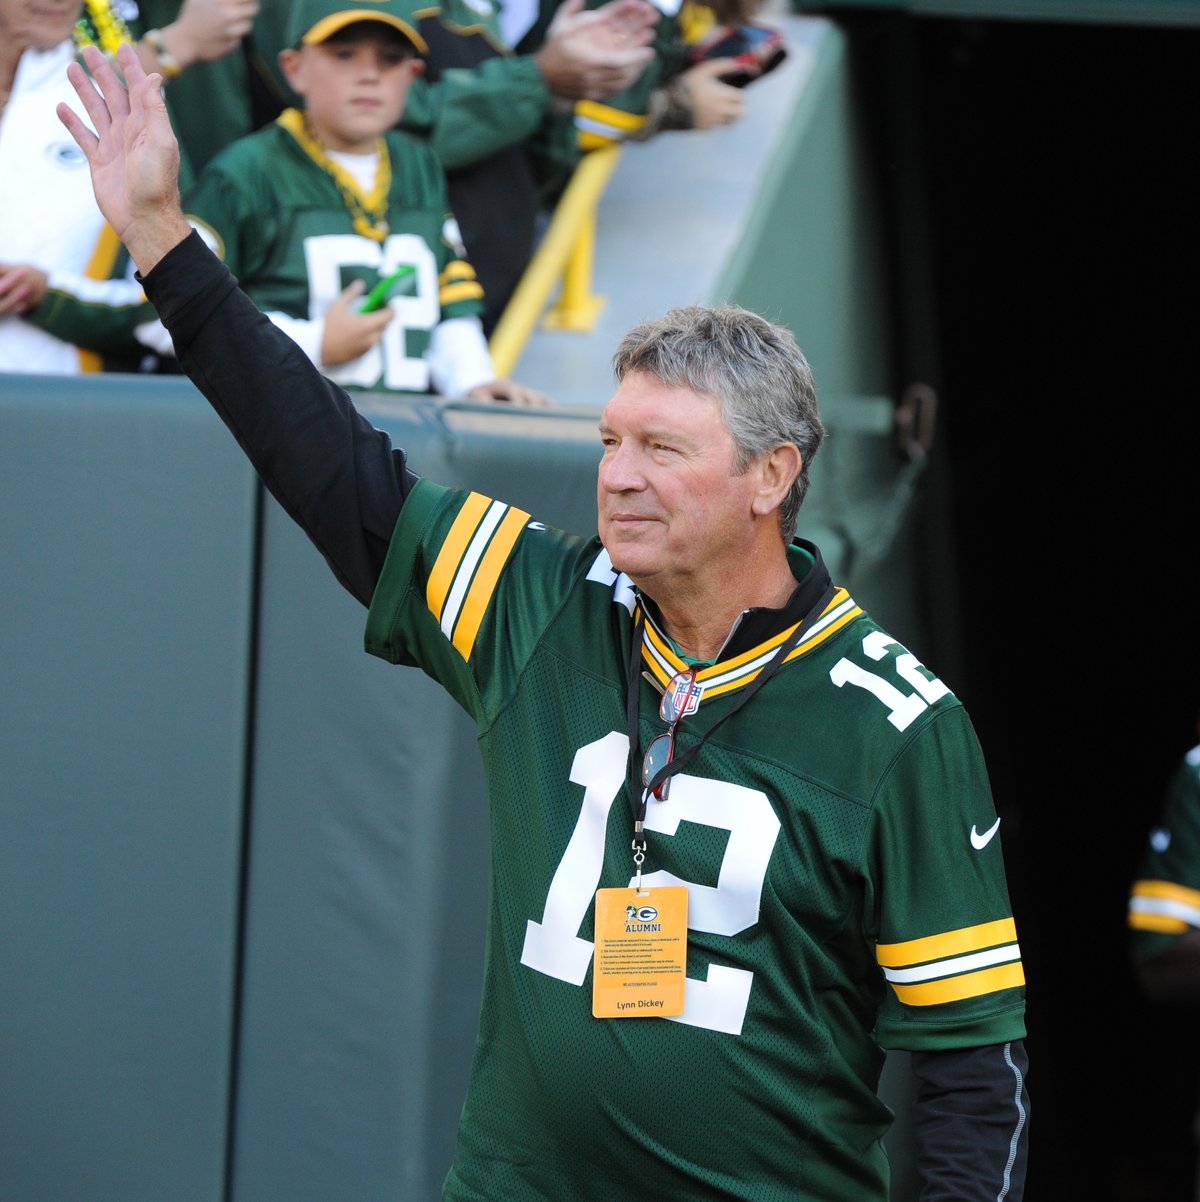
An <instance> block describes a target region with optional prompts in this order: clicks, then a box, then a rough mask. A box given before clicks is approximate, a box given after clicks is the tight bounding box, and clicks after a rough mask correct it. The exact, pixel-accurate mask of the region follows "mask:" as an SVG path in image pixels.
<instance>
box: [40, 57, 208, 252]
mask: <svg viewBox="0 0 1200 1202" xmlns="http://www.w3.org/2000/svg"><path fill="white" fill-rule="evenodd" d="M84 61H85V62H86V63H87V66H88V70H90V71H91V76H90V77H89V76H88V74H87V72H85V71H84V70H83V68H82V67H80V66H79V64H77V63H72V64H71V65H70V66H69V67H68V68H67V76H68V78H69V79H70V81H71V85H72V87H74V89H75V92H76V95H78V97H79V100H80V102H81V104H82V105H83V108H84V111H85V112H86V113H87V115H88V118H89V120H90V121H91V126H92V128H90V129H89V128H88V125H87V122H85V121H84V120H83V119H82V118H81V117H80V116H79V114H78V113H76V112H75V111H74V110H73V109H72V108H71V107H70V106H68V105H66V104H60V105H59V106H58V117H59V120H60V121H62V123H63V124H64V125H65V126H66V127H67V130H68V131H69V132H70V134H71V136H72V137H73V138H74V139H75V141H76V142H77V143H78V145H79V148H80V149H81V150H82V151H83V153H84V154H85V155H86V156H87V161H88V167H89V168H90V170H91V174H92V190H93V191H94V192H95V194H96V203H97V204H98V205H99V206H100V211H101V212H102V213H103V214H104V216H105V217H106V218H107V219H108V223H109V225H111V226H112V227H113V230H114V231H115V232H116V234H117V236H118V237H119V238H120V239H121V241H122V242H124V243H125V245H126V246H127V247H128V248H129V253H130V254H131V255H132V256H133V260H134V262H135V263H136V264H137V266H138V269H139V270H140V271H141V272H142V273H143V274H145V273H146V272H147V271H149V270H150V269H151V268H152V267H153V266H154V264H155V263H157V262H158V260H159V259H161V258H162V256H163V255H164V254H166V253H167V251H168V250H170V249H171V247H173V246H175V245H176V243H178V242H180V241H182V240H183V239H184V238H186V237H187V235H188V233H189V230H190V227H189V226H188V224H187V221H186V220H185V219H184V216H183V210H182V209H181V207H180V202H179V145H178V143H177V142H176V140H175V134H174V132H173V131H172V129H171V122H170V119H169V118H168V116H167V109H166V105H165V104H164V103H163V96H162V77H161V76H159V75H149V76H148V75H147V74H146V73H145V71H143V70H142V67H141V65H140V64H139V62H138V59H137V55H136V54H134V52H133V50H132V48H131V47H129V46H122V47H121V48H120V49H119V50H118V51H117V62H118V64H119V65H120V68H121V71H122V72H123V73H124V76H125V83H122V82H121V80H120V79H119V78H118V76H117V73H116V71H115V70H114V69H113V66H112V64H111V63H110V62H109V61H108V59H106V58H105V57H104V55H103V54H101V53H100V51H99V50H97V49H96V48H95V47H94V46H89V47H87V48H86V49H85V50H84ZM93 131H94V132H93Z"/></svg>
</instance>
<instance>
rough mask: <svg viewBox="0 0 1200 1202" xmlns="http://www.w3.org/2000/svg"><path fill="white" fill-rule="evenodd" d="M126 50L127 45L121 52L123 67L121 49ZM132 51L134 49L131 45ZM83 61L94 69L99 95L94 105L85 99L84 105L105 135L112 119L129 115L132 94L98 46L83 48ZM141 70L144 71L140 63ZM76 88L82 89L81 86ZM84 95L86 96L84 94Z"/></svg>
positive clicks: (93, 90) (123, 60)
mask: <svg viewBox="0 0 1200 1202" xmlns="http://www.w3.org/2000/svg"><path fill="white" fill-rule="evenodd" d="M124 49H126V47H125V46H122V47H121V48H120V49H119V50H118V51H117V57H118V59H120V61H121V63H122V67H124V63H125V58H124V56H123V55H122V53H121V51H122V50H124ZM130 53H131V54H132V48H130ZM83 61H84V63H85V64H86V66H87V69H88V70H89V71H90V72H91V75H92V93H93V95H94V96H95V101H94V103H93V104H90V105H89V104H88V103H87V101H86V100H85V101H84V105H85V107H86V108H87V112H88V116H89V117H91V118H92V122H93V124H94V125H95V126H96V132H97V133H98V134H100V135H101V136H103V134H104V129H105V128H107V126H108V125H109V123H110V122H112V121H119V120H121V119H122V118H124V117H127V116H128V115H129V93H128V92H127V91H126V89H125V84H123V83H122V82H121V80H120V78H119V77H118V76H117V73H116V71H115V70H114V69H113V65H112V63H110V62H109V61H108V59H107V58H106V57H105V56H104V55H103V54H101V53H100V51H99V50H98V49H97V48H96V47H95V46H85V47H84V48H83ZM133 61H134V63H135V64H137V56H136V55H133ZM138 69H139V71H140V69H141V68H140V66H139V68H138ZM131 82H132V81H131ZM75 90H76V92H78V91H79V89H78V88H76V89H75ZM80 98H81V99H83V97H82V95H81V97H80ZM98 117H99V118H102V119H103V121H104V127H103V128H102V127H101V125H100V124H99V121H98Z"/></svg>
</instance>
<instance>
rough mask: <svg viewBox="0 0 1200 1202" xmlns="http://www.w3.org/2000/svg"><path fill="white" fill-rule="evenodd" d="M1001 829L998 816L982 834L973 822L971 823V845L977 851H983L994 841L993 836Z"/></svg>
mask: <svg viewBox="0 0 1200 1202" xmlns="http://www.w3.org/2000/svg"><path fill="white" fill-rule="evenodd" d="M999 829H1000V819H999V818H997V819H996V821H995V822H993V823H992V825H991V826H989V827H988V828H987V830H986V831H984V832H983V834H982V835H981V834H980V833H979V832H978V831H977V830H976V829H975V826H974V824H973V823H972V825H971V846H972V847H973V848H974V849H975V850H976V851H983V849H984V848H985V847H987V845H988V844H989V843H990V842H991V841H992V836H993V835H994V834H995V833H996V832H997V831H998V830H999Z"/></svg>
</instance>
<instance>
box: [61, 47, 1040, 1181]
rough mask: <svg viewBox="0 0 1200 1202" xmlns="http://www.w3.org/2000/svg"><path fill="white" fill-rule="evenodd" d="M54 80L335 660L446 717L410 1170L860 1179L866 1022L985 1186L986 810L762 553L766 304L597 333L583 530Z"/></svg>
mask: <svg viewBox="0 0 1200 1202" xmlns="http://www.w3.org/2000/svg"><path fill="white" fill-rule="evenodd" d="M119 61H120V65H121V66H122V68H123V69H124V70H125V72H126V79H127V80H128V83H129V87H130V89H131V91H130V94H129V95H128V96H127V95H126V93H125V90H124V88H123V87H122V86H121V84H120V83H119V81H118V80H117V78H116V76H115V74H114V73H113V71H112V69H111V68H110V67H109V66H108V65H107V64H105V63H104V62H103V61H102V60H100V59H99V58H98V57H97V56H94V55H93V56H89V60H88V65H89V67H90V68H91V69H92V71H93V72H94V74H95V77H96V79H97V81H98V86H99V88H100V89H101V90H102V91H103V97H102V96H101V95H100V93H99V92H98V91H97V90H96V87H95V86H94V85H93V84H92V83H90V82H89V80H88V79H87V77H86V76H85V75H84V74H83V73H82V72H81V71H79V70H78V69H75V68H73V69H72V74H71V78H72V82H73V84H74V85H75V87H76V89H77V91H78V93H79V95H80V98H81V99H82V100H83V102H84V105H85V108H86V109H87V112H88V114H89V115H90V117H91V119H92V121H93V123H94V125H95V128H96V131H97V134H96V135H93V134H91V133H90V132H89V131H88V130H87V129H86V127H85V126H84V125H83V123H82V121H81V120H80V119H79V118H78V117H77V116H76V115H75V114H73V113H71V112H70V110H69V109H67V108H66V107H65V106H62V107H61V108H60V110H59V111H60V114H61V115H62V116H63V120H64V122H65V123H66V124H67V126H68V128H69V129H70V130H71V132H72V133H73V135H74V136H75V137H76V139H77V141H78V142H79V144H80V146H81V147H82V148H83V150H84V152H85V153H86V154H87V156H88V158H89V162H90V164H91V168H92V172H93V181H94V185H95V188H96V193H97V198H98V200H99V202H100V204H101V207H102V208H103V209H104V211H105V213H106V215H107V216H108V219H109V221H110V222H111V223H112V225H113V228H114V229H115V230H116V231H117V232H118V233H119V234H120V235H121V237H122V238H123V239H124V240H125V241H126V243H127V245H128V247H129V250H130V253H131V254H132V256H133V258H134V260H135V262H136V263H137V264H138V267H139V269H140V270H141V272H142V274H143V276H144V277H145V285H146V289H147V294H148V295H149V296H150V298H151V299H152V301H153V302H154V303H155V305H156V306H157V308H158V310H159V312H160V315H161V316H162V318H163V321H164V323H165V324H166V325H167V327H168V329H170V331H171V333H172V336H173V337H174V339H175V344H176V347H177V349H178V352H179V357H180V362H181V363H182V364H183V365H184V367H185V368H186V370H187V371H188V372H189V373H190V374H191V375H192V378H193V379H194V380H195V381H196V383H197V384H198V386H199V387H200V388H201V389H202V390H203V391H204V393H205V395H206V396H207V397H208V398H209V400H210V401H211V403H212V404H213V406H214V407H215V408H216V410H217V412H218V413H219V414H220V415H221V417H222V418H223V419H224V420H225V421H226V422H227V423H228V424H229V426H230V427H231V429H232V430H233V431H234V433H235V434H236V436H237V438H238V439H239V441H240V442H241V444H242V445H243V447H244V448H245V449H246V450H247V452H248V453H249V454H250V457H251V459H252V460H253V461H254V462H255V464H256V466H257V467H258V469H259V471H260V473H261V475H262V476H263V479H264V480H265V482H266V483H267V485H268V487H270V488H271V490H272V492H273V493H274V495H275V496H276V498H277V499H278V500H279V501H280V503H281V504H282V505H283V506H284V507H285V509H286V510H287V511H288V512H289V513H291V514H292V515H293V516H294V517H295V518H296V519H297V520H298V521H299V522H300V524H301V525H302V526H303V528H304V529H305V530H306V531H307V532H308V534H309V536H310V537H311V538H312V539H313V541H314V542H315V543H316V545H317V546H318V548H319V549H320V550H321V551H322V552H323V554H324V555H325V556H326V558H327V560H328V561H329V563H330V565H331V567H332V568H333V570H334V571H335V573H336V574H337V576H338V578H339V580H341V581H342V583H343V584H344V585H345V586H346V587H347V588H348V589H349V590H350V591H351V592H352V593H353V594H354V595H355V596H356V597H358V598H359V599H360V600H362V601H363V602H364V604H367V605H369V615H368V619H367V632H366V642H367V646H368V649H369V650H371V651H372V652H373V653H375V654H378V655H381V656H384V657H385V658H388V659H390V660H393V661H395V662H398V663H406V664H415V665H418V666H420V667H421V668H422V669H423V670H424V671H425V672H427V673H429V674H430V675H431V676H433V677H434V678H435V679H437V680H439V681H440V682H441V683H442V684H443V685H444V686H445V687H446V688H447V690H449V691H450V693H451V694H452V695H453V696H454V697H455V698H456V699H457V700H458V701H459V703H460V704H461V705H462V706H463V707H464V708H465V709H466V710H467V711H468V712H470V713H471V714H472V715H473V716H474V718H475V719H476V722H477V724H478V729H479V743H480V748H481V752H482V755H483V758H484V761H485V765H486V770H487V779H488V791H489V802H490V821H491V864H490V874H491V879H490V888H489V898H490V911H489V919H488V921H489V938H488V957H487V965H486V972H485V994H484V998H483V1003H482V1008H481V1014H480V1030H479V1039H478V1044H477V1048H476V1055H475V1060H474V1064H473V1068H472V1075H471V1082H470V1086H469V1090H468V1094H467V1098H466V1101H465V1104H464V1107H463V1113H462V1120H461V1124H460V1128H459V1135H458V1145H457V1149H456V1152H455V1157H454V1162H453V1164H452V1166H451V1168H450V1171H449V1174H448V1176H447V1178H446V1183H445V1187H444V1192H443V1197H444V1199H447V1200H450V1202H479V1200H482V1199H503V1200H505V1202H509V1200H515V1202H520V1200H526V1199H528V1200H535V1199H536V1200H538V1202H566V1200H572V1202H574V1200H577V1199H583V1200H595V1202H601V1200H603V1202H609V1200H611V1199H613V1198H617V1197H622V1196H626V1195H633V1194H637V1195H639V1196H643V1195H644V1196H647V1197H652V1198H656V1199H674V1200H679V1202H682V1200H693V1199H697V1198H721V1199H742V1200H746V1202H749V1200H757V1202H764V1200H767V1199H807V1200H812V1202H816V1200H820V1202H882V1200H883V1199H886V1197H887V1195H888V1170H887V1162H886V1157H885V1155H884V1153H883V1150H882V1145H881V1140H882V1137H883V1135H884V1133H885V1131H886V1130H887V1127H888V1124H889V1121H890V1118H891V1116H890V1114H889V1113H888V1111H887V1109H886V1107H885V1106H884V1105H883V1104H882V1103H881V1102H880V1101H879V1099H878V1097H877V1094H876V1087H877V1084H878V1079H879V1071H880V1066H881V1062H882V1059H883V1054H884V1049H886V1048H900V1049H907V1050H909V1051H911V1052H912V1054H913V1056H912V1060H913V1066H914V1070H915V1072H916V1074H917V1076H918V1078H919V1082H920V1084H919V1089H918V1096H917V1103H916V1111H915V1114H914V1127H915V1131H916V1139H917V1143H918V1148H917V1163H918V1166H919V1168H920V1171H921V1173H922V1175H923V1193H922V1197H923V1198H925V1199H956V1200H962V1199H971V1200H974V1199H979V1200H982V1199H985V1198H986V1199H1010V1200H1015V1199H1019V1198H1020V1197H1021V1196H1022V1193H1023V1187H1024V1178H1025V1162H1026V1147H1027V1133H1028V1125H1027V1114H1028V1109H1027V1105H1028V1104H1027V1096H1026V1092H1025V1087H1024V1077H1025V1065H1026V1059H1025V1052H1024V1048H1023V1045H1022V1037H1023V1035H1024V1021H1023V1014H1024V997H1023V975H1022V972H1021V966H1020V952H1019V949H1018V946H1017V943H1016V934H1015V927H1014V924H1013V919H1012V915H1011V911H1010V907H1009V902H1008V897H1007V892H1006V888H1005V882H1004V871H1003V864H1002V858H1001V852H1000V841H999V838H998V826H999V820H998V819H997V818H996V815H995V811H994V809H993V807H992V802H991V798H990V795H989V790H988V784H987V778H986V773H985V771H984V767H983V762H982V757H981V754H980V751H979V747H978V745H977V743H976V741H975V737H974V734H973V732H972V730H971V725H970V722H969V721H968V719H967V717H966V714H965V713H964V711H963V708H962V706H961V705H960V704H959V703H958V701H957V700H956V698H955V697H954V696H953V694H952V693H950V691H949V690H948V689H947V688H946V686H945V685H944V684H942V682H941V681H939V680H938V679H937V678H936V677H935V676H934V675H933V674H932V673H930V672H929V671H928V670H927V669H926V668H925V667H924V666H923V665H922V664H921V663H920V662H919V661H918V660H917V659H916V658H915V657H914V656H913V655H911V654H910V653H909V652H908V651H907V650H906V649H905V648H904V647H902V646H900V645H899V644H898V643H897V642H896V641H895V640H894V639H892V638H891V637H890V636H888V635H887V634H886V633H885V632H884V631H883V630H881V629H880V628H879V627H878V626H877V625H876V624H875V623H874V622H873V621H871V619H870V618H869V617H868V616H867V615H866V614H865V613H864V612H863V611H862V609H861V608H859V606H858V605H856V604H855V602H854V600H853V598H851V597H850V596H849V595H848V594H847V593H846V591H845V590H844V589H840V588H837V587H835V586H834V585H833V584H832V583H831V582H830V580H829V576H828V574H827V572H826V571H825V568H824V565H823V564H822V562H821V558H820V553H819V552H818V551H817V549H816V548H815V547H814V546H812V545H811V544H808V543H804V542H800V541H792V540H791V533H792V528H793V525H794V522H795V519H796V511H797V508H798V506H799V504H800V502H801V501H802V499H803V496H804V492H805V488H806V487H807V480H808V467H809V463H810V461H811V459H812V457H813V455H814V454H815V453H816V451H817V449H818V447H819V445H820V442H821V437H822V429H821V425H820V420H819V417H818V414H817V408H816V398H815V395H814V392H813V388H812V380H811V375H810V373H809V369H808V365H807V363H806V362H805V360H804V357H803V356H802V355H801V354H800V352H799V350H798V349H797V347H796V345H795V343H794V342H793V341H792V339H791V336H790V335H789V334H787V332H786V331H784V330H781V329H779V328H778V327H776V326H772V325H771V324H770V323H768V322H765V321H763V320H762V319H761V318H759V317H756V316H755V315H754V314H751V313H748V312H746V311H745V310H741V309H736V308H732V307H720V308H716V309H708V308H693V309H682V310H672V311H671V312H669V313H668V314H667V315H665V316H664V317H663V318H662V319H661V320H659V321H656V322H649V323H646V324H645V325H643V326H640V327H638V328H637V329H635V330H633V331H631V332H630V334H629V335H627V336H626V338H625V339H624V340H623V342H622V344H621V346H620V348H619V350H618V352H617V357H616V370H617V375H618V378H619V381H620V383H619V387H618V388H617V391H616V393H615V395H614V396H613V398H612V400H611V401H610V402H609V404H608V406H607V407H606V409H605V411H604V417H603V419H602V423H601V440H602V444H603V454H602V458H601V461H600V465H599V471H598V478H597V505H598V518H599V533H600V537H599V538H591V539H585V538H581V537H578V536H575V535H569V534H565V533H562V532H559V531H555V530H552V529H549V528H547V527H546V526H544V525H543V524H542V523H540V522H537V521H534V520H532V518H531V515H529V514H527V513H523V512H521V511H520V510H518V509H516V508H514V507H512V506H509V505H506V504H504V503H503V502H501V501H498V500H494V499H491V498H488V497H484V496H481V495H480V494H478V493H473V492H461V491H457V490H453V489H447V488H443V487H440V486H439V485H437V484H435V483H433V482H431V481H428V480H423V479H419V478H418V477H416V476H415V475H414V474H413V473H412V472H411V471H410V470H409V468H408V466H407V463H406V460H405V458H404V455H403V453H402V452H399V451H396V450H394V449H393V448H392V447H391V445H390V443H389V441H388V439H387V438H386V436H385V435H383V434H382V433H381V432H379V431H377V430H374V429H373V428H372V427H371V426H370V425H368V424H367V423H366V422H365V421H363V419H362V418H361V417H360V416H359V415H358V414H357V413H356V412H355V410H354V408H353V406H352V405H351V404H350V402H349V399H348V398H347V396H346V394H345V393H344V392H342V391H341V390H340V389H338V388H337V386H336V385H333V384H331V383H329V382H328V381H326V380H324V379H322V378H321V376H320V375H319V374H318V373H317V372H315V371H314V370H313V369H312V367H311V365H310V364H309V363H308V361H307V359H306V358H305V357H304V356H303V355H301V354H300V353H299V352H296V351H293V350H291V349H290V347H289V346H288V345H287V342H286V339H284V338H282V337H281V336H280V335H279V334H278V332H277V331H275V330H274V329H273V328H272V327H271V326H270V324H269V323H267V322H266V321H265V320H264V319H262V318H261V317H260V315H258V314H257V313H256V311H255V310H254V308H253V306H252V305H251V304H250V303H249V302H248V301H247V300H246V299H245V298H244V297H243V296H242V295H241V294H240V293H239V292H238V290H237V287H236V283H235V282H234V281H233V279H232V277H231V276H230V275H229V274H228V272H227V271H226V270H225V269H224V268H223V267H222V266H221V265H220V264H219V263H218V262H217V261H216V260H215V259H214V258H213V257H212V256H211V255H209V254H208V253H207V252H206V250H205V249H204V247H203V245H202V244H201V243H200V241H199V239H198V237H196V236H194V235H192V233H191V231H190V228H189V226H188V225H187V222H186V221H185V220H184V218H183V215H182V212H181V210H180V208H179V204H178V199H177V195H176V191H175V188H174V184H173V172H174V166H175V161H176V160H175V155H174V148H173V138H172V135H171V132H170V127H169V123H168V121H167V119H166V113H165V110H164V109H163V107H162V102H161V96H160V94H159V90H158V83H157V80H155V79H154V78H153V77H151V78H150V79H149V80H147V79H146V77H145V76H144V75H143V74H142V72H141V71H140V69H139V68H138V66H137V63H136V61H134V60H133V58H132V56H131V55H130V54H128V53H123V54H122V56H121V58H120V60H119Z"/></svg>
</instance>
